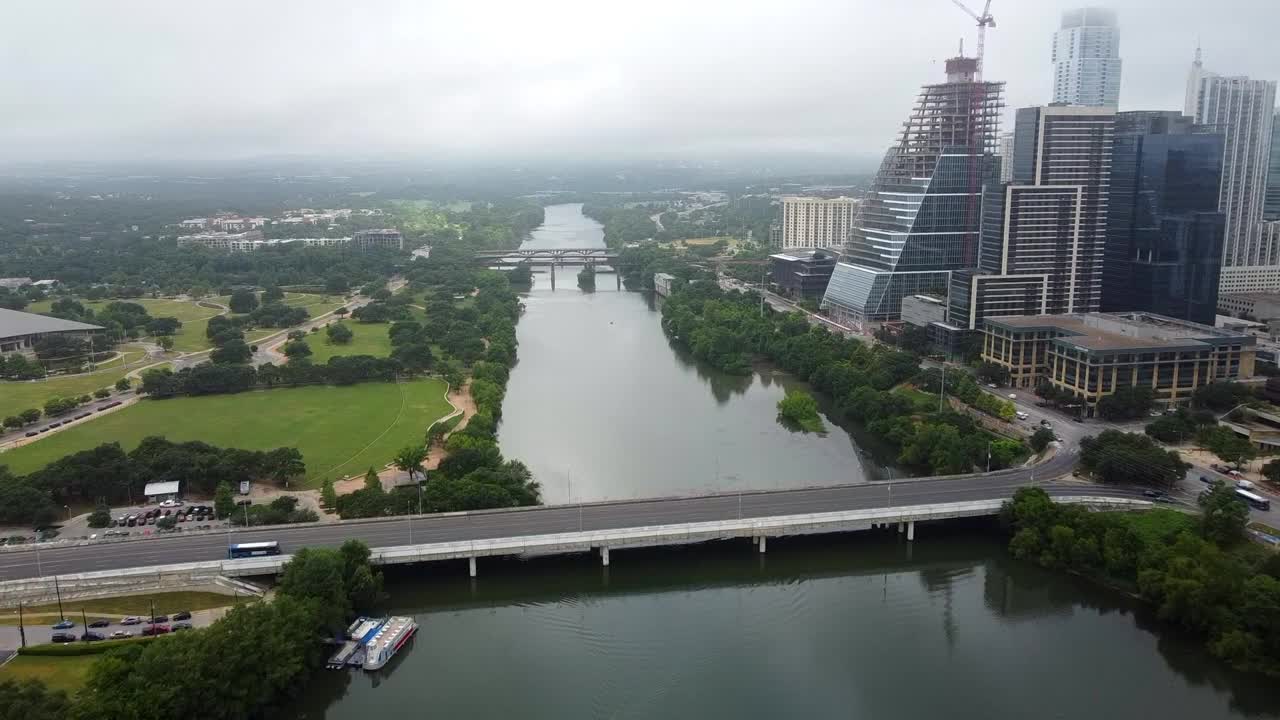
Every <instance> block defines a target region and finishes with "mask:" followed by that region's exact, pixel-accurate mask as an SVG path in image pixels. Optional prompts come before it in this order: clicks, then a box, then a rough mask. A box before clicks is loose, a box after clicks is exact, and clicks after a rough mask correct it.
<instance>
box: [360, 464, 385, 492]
mask: <svg viewBox="0 0 1280 720" xmlns="http://www.w3.org/2000/svg"><path fill="white" fill-rule="evenodd" d="M364 489H365V490H377V491H378V492H382V480H380V479H378V473H376V472H374V470H373V468H372V467H371V468H369V469H368V471H366V472H365V474H364Z"/></svg>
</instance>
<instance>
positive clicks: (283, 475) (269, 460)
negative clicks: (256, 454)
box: [262, 447, 307, 487]
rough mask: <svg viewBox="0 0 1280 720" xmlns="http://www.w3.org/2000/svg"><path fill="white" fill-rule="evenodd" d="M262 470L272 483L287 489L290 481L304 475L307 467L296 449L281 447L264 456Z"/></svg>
mask: <svg viewBox="0 0 1280 720" xmlns="http://www.w3.org/2000/svg"><path fill="white" fill-rule="evenodd" d="M262 470H263V471H264V472H265V473H266V475H267V476H268V477H270V478H271V479H272V480H273V481H275V482H276V483H278V484H283V485H285V486H286V487H287V486H288V484H289V480H290V479H292V478H296V477H300V476H302V475H305V474H306V472H307V466H306V464H305V463H304V462H303V461H302V453H301V452H299V451H298V449H297V448H290V447H282V448H276V449H275V450H271V451H269V452H267V453H266V454H265V455H264V457H263V462H262Z"/></svg>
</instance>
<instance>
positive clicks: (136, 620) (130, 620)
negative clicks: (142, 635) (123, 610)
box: [120, 615, 142, 625]
mask: <svg viewBox="0 0 1280 720" xmlns="http://www.w3.org/2000/svg"><path fill="white" fill-rule="evenodd" d="M120 624H121V625H141V624H142V618H140V617H138V616H137V615H130V616H128V617H126V618H124V619H123V620H121V621H120Z"/></svg>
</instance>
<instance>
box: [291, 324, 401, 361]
mask: <svg viewBox="0 0 1280 720" xmlns="http://www.w3.org/2000/svg"><path fill="white" fill-rule="evenodd" d="M345 324H346V326H347V327H348V328H350V329H351V333H352V334H353V335H354V336H355V337H353V338H352V339H351V342H349V343H347V344H346V345H331V344H330V343H329V341H328V339H327V336H326V335H325V331H324V330H321V331H320V332H318V333H312V334H310V335H308V336H307V345H310V346H311V353H312V355H311V361H312V362H314V363H316V364H317V365H323V364H324V363H327V362H329V358H331V357H338V356H340V355H373V356H374V357H387V356H389V355H390V354H391V336H390V335H389V334H388V333H387V331H388V330H390V329H391V325H390V324H388V323H359V322H347V323H345Z"/></svg>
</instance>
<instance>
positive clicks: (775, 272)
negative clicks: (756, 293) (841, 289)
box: [769, 250, 836, 299]
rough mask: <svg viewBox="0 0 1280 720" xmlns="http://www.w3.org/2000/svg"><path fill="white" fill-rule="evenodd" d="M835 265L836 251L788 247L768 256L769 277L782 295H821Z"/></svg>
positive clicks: (806, 296)
mask: <svg viewBox="0 0 1280 720" xmlns="http://www.w3.org/2000/svg"><path fill="white" fill-rule="evenodd" d="M835 269H836V254H835V253H834V252H829V251H826V250H791V251H788V252H783V253H778V254H777V255H770V256H769V280H770V282H772V283H773V285H774V286H775V287H776V288H777V289H778V291H779V292H781V293H782V294H784V295H788V296H790V297H793V298H800V299H804V298H821V297H822V294H823V293H825V292H826V291H827V283H829V282H831V273H832V271H834V270H835Z"/></svg>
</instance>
